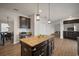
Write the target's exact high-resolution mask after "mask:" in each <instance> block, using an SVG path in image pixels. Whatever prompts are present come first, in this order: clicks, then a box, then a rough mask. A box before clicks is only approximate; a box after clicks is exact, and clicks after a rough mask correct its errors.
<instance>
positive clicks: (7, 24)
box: [6, 16, 10, 27]
mask: <svg viewBox="0 0 79 59" xmlns="http://www.w3.org/2000/svg"><path fill="white" fill-rule="evenodd" d="M8 21H9V17H8V16H7V23H6V27H10V26H9V22H8Z"/></svg>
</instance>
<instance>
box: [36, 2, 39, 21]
mask: <svg viewBox="0 0 79 59" xmlns="http://www.w3.org/2000/svg"><path fill="white" fill-rule="evenodd" d="M36 20H37V21H39V20H40V13H39V3H37V14H36Z"/></svg>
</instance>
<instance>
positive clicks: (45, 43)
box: [32, 41, 47, 51]
mask: <svg viewBox="0 0 79 59" xmlns="http://www.w3.org/2000/svg"><path fill="white" fill-rule="evenodd" d="M45 45H47V41H45V42H42V43H40V44H39V45H36V46H35V47H33V48H32V51H37V50H39V49H40V48H42V47H44V46H45Z"/></svg>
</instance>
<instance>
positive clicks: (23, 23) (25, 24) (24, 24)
mask: <svg viewBox="0 0 79 59" xmlns="http://www.w3.org/2000/svg"><path fill="white" fill-rule="evenodd" d="M19 18H20V28H28V29H30V27H31V26H30V25H31V19H30V18H27V17H23V16H20V17H19Z"/></svg>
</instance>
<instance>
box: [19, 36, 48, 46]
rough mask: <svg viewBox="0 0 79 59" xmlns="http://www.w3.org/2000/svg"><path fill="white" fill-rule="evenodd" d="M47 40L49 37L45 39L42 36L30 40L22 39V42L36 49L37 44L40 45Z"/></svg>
mask: <svg viewBox="0 0 79 59" xmlns="http://www.w3.org/2000/svg"><path fill="white" fill-rule="evenodd" d="M46 40H48V36H43V37H42V36H41V37H38V36H33V37H29V38H23V39H20V41H21V42H23V43H25V44H27V45H29V46H31V47H34V46H36V45H37V44H40V43H42V42H44V41H46Z"/></svg>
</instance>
